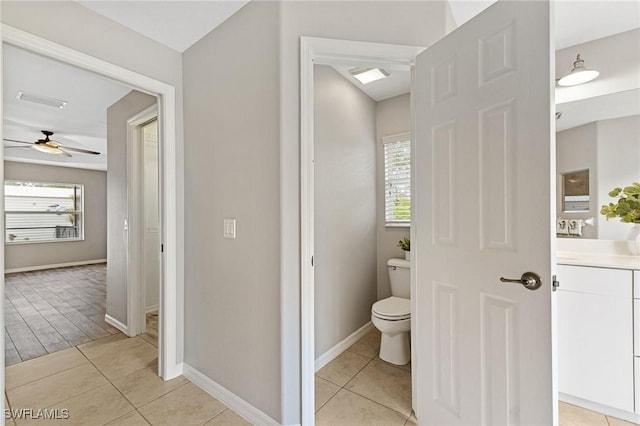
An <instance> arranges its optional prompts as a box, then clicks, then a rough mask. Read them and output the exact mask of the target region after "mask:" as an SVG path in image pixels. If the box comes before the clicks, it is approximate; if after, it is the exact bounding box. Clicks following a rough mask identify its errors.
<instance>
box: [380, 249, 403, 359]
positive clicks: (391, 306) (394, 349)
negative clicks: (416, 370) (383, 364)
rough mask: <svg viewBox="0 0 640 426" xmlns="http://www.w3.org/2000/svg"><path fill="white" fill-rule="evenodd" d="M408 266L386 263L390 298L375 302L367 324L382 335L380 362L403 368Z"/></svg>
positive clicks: (400, 262)
mask: <svg viewBox="0 0 640 426" xmlns="http://www.w3.org/2000/svg"><path fill="white" fill-rule="evenodd" d="M409 265H410V263H409V262H408V261H406V260H404V259H389V261H388V262H387V269H388V271H389V278H390V280H391V297H388V298H386V299H382V300H379V301H377V302H376V303H374V304H373V306H372V307H371V322H372V323H373V325H374V326H375V327H376V328H377V329H378V330H380V333H382V337H381V341H380V358H381V359H382V360H384V361H387V362H389V363H391V364H395V365H404V364H406V363H408V362H409V361H410V360H411V349H410V344H409V331H410V330H411V300H410V298H409V295H410V289H409V287H410V279H409Z"/></svg>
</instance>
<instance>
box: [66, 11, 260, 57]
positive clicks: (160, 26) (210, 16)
mask: <svg viewBox="0 0 640 426" xmlns="http://www.w3.org/2000/svg"><path fill="white" fill-rule="evenodd" d="M78 3H80V4H81V5H83V6H84V7H86V8H89V9H91V10H93V11H94V12H96V13H99V14H100V15H103V16H105V17H107V18H109V19H111V20H113V21H116V22H118V23H120V24H122V25H124V26H125V27H128V28H130V29H132V30H134V31H136V32H138V33H140V34H142V35H145V36H147V37H149V38H151V39H153V40H155V41H157V42H159V43H162V44H164V45H166V46H169V47H170V48H172V49H174V50H177V51H178V52H184V51H185V50H187V49H188V48H189V47H190V46H192V45H193V44H194V43H195V42H197V41H198V40H200V39H201V38H202V37H204V36H205V35H206V34H208V33H209V32H211V30H213V29H214V28H216V27H217V26H218V25H220V24H221V23H223V22H224V21H226V20H227V18H229V17H230V16H231V15H233V14H234V13H236V12H237V11H238V10H240V8H242V6H244V5H245V4H247V3H248V0H233V1H219V0H209V1H125V2H123V1H119V0H111V1H78Z"/></svg>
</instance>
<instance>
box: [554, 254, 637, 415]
mask: <svg viewBox="0 0 640 426" xmlns="http://www.w3.org/2000/svg"><path fill="white" fill-rule="evenodd" d="M558 279H559V280H560V288H559V289H558V374H559V389H560V392H561V393H564V394H568V395H572V396H576V397H579V398H582V399H586V400H589V401H593V402H596V403H599V404H603V405H607V406H609V407H614V408H618V409H620V410H625V411H628V412H633V411H634V386H633V381H634V379H633V376H634V366H633V313H632V303H631V300H632V280H631V271H624V270H617V269H604V268H588V267H580V266H564V265H560V266H558Z"/></svg>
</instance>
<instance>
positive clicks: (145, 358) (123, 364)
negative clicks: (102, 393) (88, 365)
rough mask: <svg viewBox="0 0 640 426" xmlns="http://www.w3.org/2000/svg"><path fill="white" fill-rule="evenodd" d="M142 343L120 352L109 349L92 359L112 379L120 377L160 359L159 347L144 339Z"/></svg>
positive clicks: (153, 363) (152, 364)
mask: <svg viewBox="0 0 640 426" xmlns="http://www.w3.org/2000/svg"><path fill="white" fill-rule="evenodd" d="M138 340H139V342H140V344H138V345H135V346H133V347H129V348H126V349H122V350H121V351H120V352H118V353H112V351H111V350H107V351H106V352H104V353H101V354H100V355H97V356H96V357H95V358H93V359H91V362H93V363H94V364H95V365H96V367H98V370H100V372H101V373H102V374H104V375H105V376H107V378H108V379H109V380H111V381H114V380H117V379H120V378H122V377H124V376H126V375H129V374H131V373H133V372H134V371H137V370H141V369H143V368H147V367H151V366H154V365H156V363H157V360H158V348H156V347H155V346H153V345H150V344H149V343H147V342H145V341H144V340H142V339H138Z"/></svg>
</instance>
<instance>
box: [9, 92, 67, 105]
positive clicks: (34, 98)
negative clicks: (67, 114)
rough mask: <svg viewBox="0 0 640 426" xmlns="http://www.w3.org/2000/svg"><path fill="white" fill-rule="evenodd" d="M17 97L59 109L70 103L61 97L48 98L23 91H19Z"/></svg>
mask: <svg viewBox="0 0 640 426" xmlns="http://www.w3.org/2000/svg"><path fill="white" fill-rule="evenodd" d="M16 99H20V100H22V101H27V102H33V103H35V104H40V105H46V106H50V107H54V108H58V109H62V108H64V107H65V106H66V105H67V104H68V102H67V101H61V100H60V99H54V98H48V97H46V96H40V95H32V94H30V93H25V92H22V91H20V92H18V94H17V95H16Z"/></svg>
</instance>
